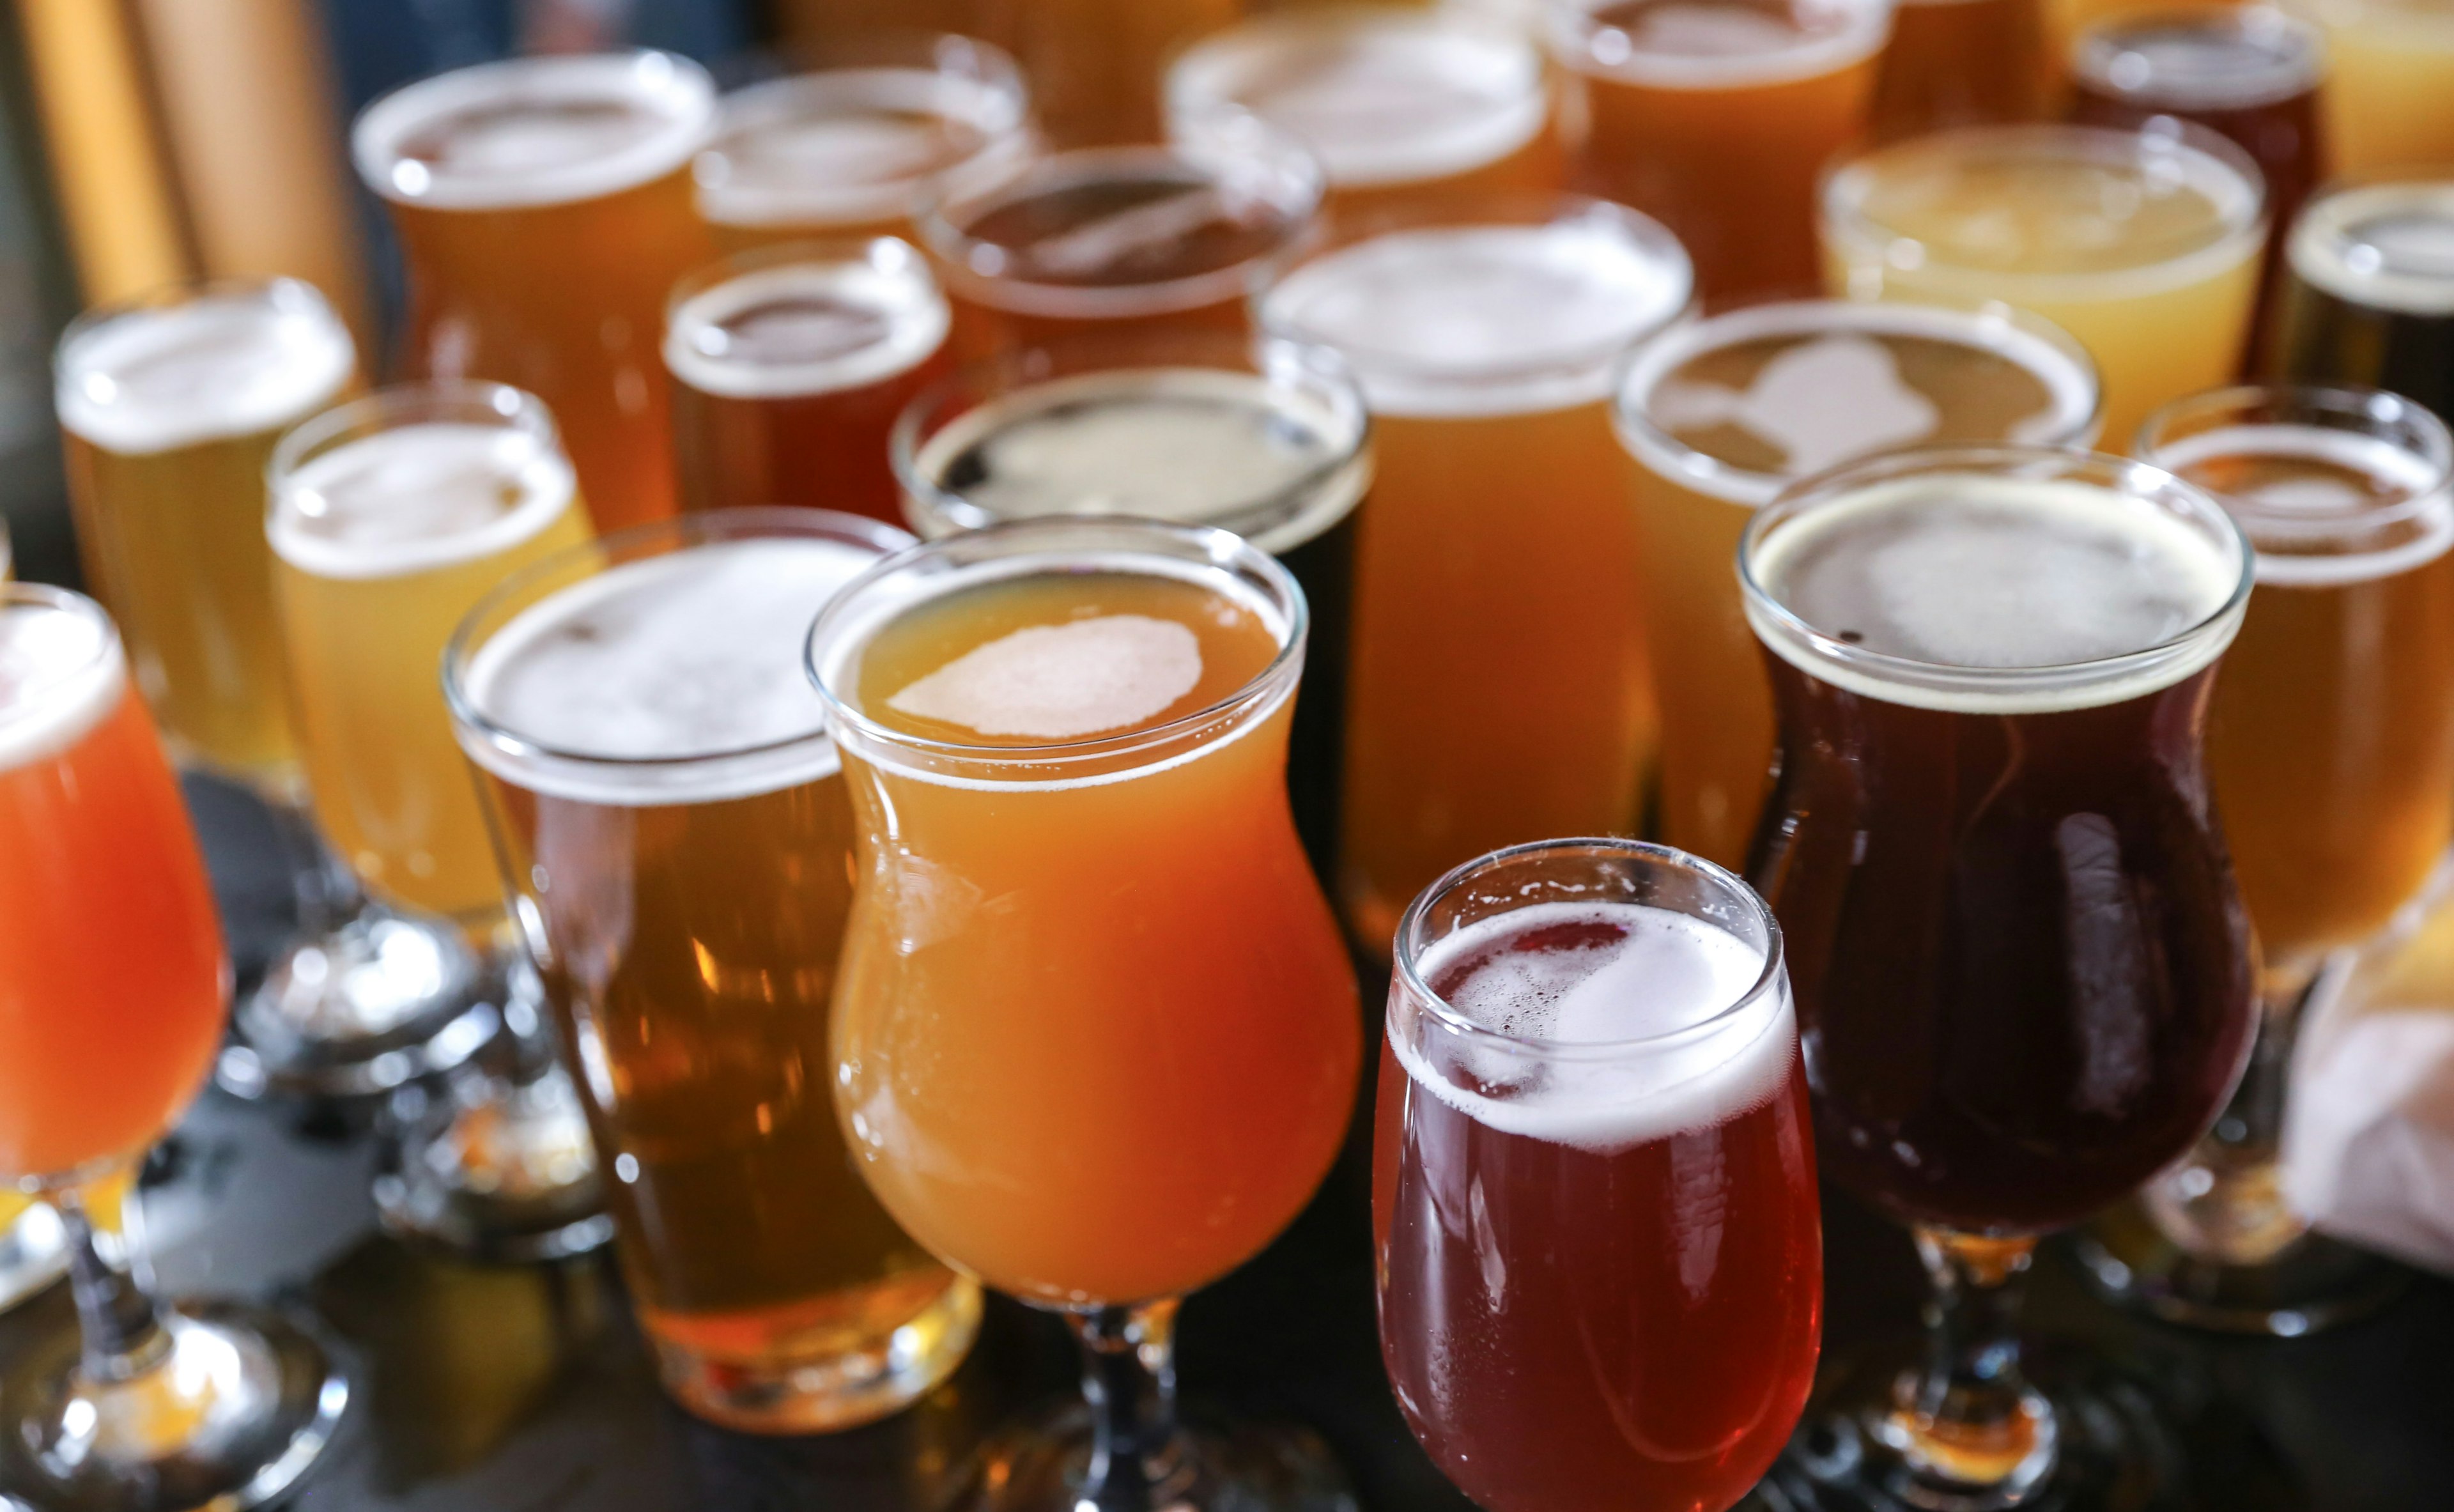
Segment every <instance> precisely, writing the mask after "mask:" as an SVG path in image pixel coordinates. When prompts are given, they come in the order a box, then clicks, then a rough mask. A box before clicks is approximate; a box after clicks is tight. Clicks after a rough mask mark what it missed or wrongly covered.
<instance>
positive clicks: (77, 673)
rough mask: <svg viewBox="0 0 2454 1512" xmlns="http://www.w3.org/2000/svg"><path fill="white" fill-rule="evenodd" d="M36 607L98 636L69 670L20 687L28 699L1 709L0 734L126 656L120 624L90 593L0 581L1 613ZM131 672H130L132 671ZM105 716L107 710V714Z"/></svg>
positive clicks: (3, 551)
mask: <svg viewBox="0 0 2454 1512" xmlns="http://www.w3.org/2000/svg"><path fill="white" fill-rule="evenodd" d="M7 553H8V548H7V543H6V541H5V539H0V561H5V560H7ZM29 607H31V608H37V609H43V610H49V611H51V612H53V613H56V614H64V615H74V616H76V617H77V618H79V619H82V620H85V621H86V622H88V623H89V624H91V625H93V626H95V627H96V628H97V629H99V630H100V632H101V634H100V635H97V636H96V637H95V640H94V646H93V653H92V655H89V656H86V657H84V658H82V659H81V660H79V661H78V662H77V663H76V665H74V666H72V667H61V668H54V669H49V670H47V671H46V672H45V673H44V674H43V675H40V676H38V677H35V678H33V679H31V680H30V682H29V683H26V684H23V685H21V686H23V687H24V688H25V689H26V691H27V693H28V694H29V695H30V696H28V697H20V698H16V699H14V700H13V701H12V704H11V705H10V706H0V731H5V730H7V729H8V728H9V727H10V725H12V724H15V723H17V722H18V721H20V720H30V719H39V718H41V717H42V716H44V714H45V713H46V712H47V705H48V704H49V702H50V700H51V699H52V698H54V697H55V696H57V695H58V694H59V692H60V690H61V689H63V688H72V687H73V686H74V685H75V684H76V683H77V682H78V681H79V680H81V679H83V678H86V677H89V676H91V675H93V674H94V673H95V672H96V671H98V670H100V669H101V668H103V667H105V666H107V665H108V664H110V662H111V660H112V659H113V658H119V659H122V660H124V659H125V658H126V657H127V655H128V650H127V643H126V641H125V640H124V639H123V638H122V637H121V635H120V633H119V622H118V621H117V620H115V619H113V618H111V611H109V610H107V609H105V608H103V607H102V603H101V601H100V600H99V599H96V598H94V597H93V596H92V595H90V594H80V593H78V592H77V591H76V590H75V589H73V588H62V587H60V586H59V585H58V584H56V583H33V582H26V581H23V580H21V579H17V578H7V579H0V610H9V609H20V608H29ZM131 671H132V669H131ZM106 713H107V711H106Z"/></svg>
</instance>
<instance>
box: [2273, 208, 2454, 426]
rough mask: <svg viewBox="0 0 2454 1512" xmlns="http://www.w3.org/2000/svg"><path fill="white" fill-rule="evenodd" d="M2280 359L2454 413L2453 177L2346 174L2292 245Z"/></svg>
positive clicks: (2316, 375) (2305, 217) (2278, 337)
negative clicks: (2352, 179) (2355, 178)
mask: <svg viewBox="0 0 2454 1512" xmlns="http://www.w3.org/2000/svg"><path fill="white" fill-rule="evenodd" d="M2284 265H2285V269H2286V275H2285V277H2284V280H2283V294H2282V296H2281V298H2280V299H2279V300H2278V301H2277V306H2276V321H2275V333H2274V341H2273V348H2272V351H2271V353H2270V354H2269V355H2270V362H2269V366H2270V367H2271V368H2272V369H2273V370H2274V372H2275V373H2276V374H2277V375H2279V376H2281V377H2284V378H2288V379H2291V380H2292V381H2294V382H2298V383H2351V384H2360V385H2368V386H2374V387H2377V388H2380V389H2384V390H2385V391H2387V392H2388V393H2399V394H2402V395H2403V396H2404V397H2405V398H2407V399H2413V400H2416V401H2418V402H2419V403H2421V404H2423V405H2425V406H2427V407H2428V408H2429V409H2430V410H2433V411H2435V412H2436V413H2439V414H2441V415H2443V414H2448V413H2454V177H2445V178H2435V179H2408V180H2385V181H2381V182H2377V183H2367V184H2357V183H2356V184H2344V185H2340V186H2337V187H2335V188H2333V189H2329V190H2326V191H2324V192H2322V193H2320V194H2318V195H2316V196H2315V197H2313V198H2312V199H2311V200H2310V201H2309V203H2308V206H2307V208H2306V209H2305V210H2303V212H2302V214H2301V218H2300V220H2299V221H2298V222H2296V223H2295V224H2294V225H2293V227H2292V234H2291V237H2290V239H2289V241H2288V242H2287V243H2286V245H2285V249H2284Z"/></svg>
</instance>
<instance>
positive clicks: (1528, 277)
mask: <svg viewBox="0 0 2454 1512" xmlns="http://www.w3.org/2000/svg"><path fill="white" fill-rule="evenodd" d="M1693 292H1694V272H1693V269H1692V268H1691V267H1690V265H1689V263H1688V261H1687V254H1686V253H1685V252H1683V251H1681V250H1680V246H1679V243H1678V241H1677V240H1676V239H1675V238H1673V237H1672V236H1671V234H1670V233H1669V232H1666V231H1663V230H1662V229H1661V228H1660V227H1659V225H1657V224H1655V223H1654V222H1653V221H1651V220H1649V219H1646V218H1645V217H1643V216H1641V215H1638V214H1637V213H1636V212H1633V211H1624V210H1621V209H1619V207H1617V206H1605V205H1600V204H1588V205H1585V206H1583V207H1581V208H1579V210H1577V211H1575V212H1572V213H1569V214H1567V215H1563V216H1562V217H1560V218H1559V219H1556V220H1553V221H1550V222H1549V223H1547V224H1543V225H1484V226H1449V227H1439V228H1431V229H1424V230H1419V231H1398V232H1386V233H1384V234H1381V235H1378V236H1374V237H1371V238H1369V239H1367V240H1363V241H1358V242H1356V243H1353V244H1352V245H1350V246H1346V247H1342V248H1339V249H1338V250H1337V251H1334V252H1328V253H1326V254H1325V255H1323V256H1320V257H1318V258H1317V259H1315V260H1314V261H1311V262H1308V263H1306V264H1304V265H1303V266H1301V267H1299V268H1297V269H1296V270H1295V271H1294V272H1291V273H1289V274H1288V275H1287V276H1286V277H1285V278H1284V279H1282V280H1280V281H1279V282H1278V283H1277V285H1276V286H1274V287H1273V288H1271V289H1270V290H1269V291H1268V292H1265V293H1264V294H1263V295H1262V296H1261V300H1260V305H1259V311H1260V318H1261V320H1262V322H1263V323H1264V324H1265V325H1266V326H1267V327H1268V328H1269V329H1270V330H1271V331H1272V332H1273V333H1277V334H1282V335H1286V336H1291V337H1294V338H1296V339H1297V340H1302V341H1310V342H1315V343H1318V344H1320V345H1323V346H1327V347H1330V348H1332V349H1334V350H1336V351H1337V352H1338V354H1339V355H1340V356H1342V357H1343V358H1344V359H1345V360H1346V363H1347V366H1348V367H1349V368H1350V369H1351V370H1352V371H1353V372H1354V373H1355V375H1356V378H1357V380H1358V382H1359V383H1360V384H1361V385H1362V388H1363V394H1364V397H1365V399H1366V400H1367V401H1368V402H1369V403H1370V404H1371V407H1372V409H1373V411H1374V412H1375V413H1383V414H1397V415H1421V416H1432V415H1482V414H1512V413H1533V412H1540V411H1550V410H1565V409H1572V408H1574V407H1576V406H1579V405H1583V404H1593V403H1598V402H1599V401H1600V400H1601V399H1603V398H1604V397H1606V396H1607V395H1608V394H1609V393H1610V389H1611V382H1612V378H1613V376H1614V374H1615V373H1616V371H1617V369H1618V366H1619V361H1620V359H1621V358H1622V357H1624V356H1625V355H1626V353H1627V351H1628V349H1629V348H1630V347H1632V346H1634V345H1635V344H1636V343H1637V342H1638V341H1639V340H1641V339H1642V338H1644V337H1645V336H1648V335H1650V334H1652V333H1654V332H1656V331H1658V330H1659V329H1661V328H1662V327H1663V326H1664V325H1666V324H1668V323H1669V322H1670V320H1671V319H1673V318H1674V317H1675V316H1677V315H1678V314H1679V312H1680V311H1682V310H1683V309H1685V308H1686V306H1687V303H1688V299H1689V296H1690V295H1691V294H1692V293H1693Z"/></svg>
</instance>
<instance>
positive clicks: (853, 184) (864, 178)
mask: <svg viewBox="0 0 2454 1512" xmlns="http://www.w3.org/2000/svg"><path fill="white" fill-rule="evenodd" d="M1027 150H1028V142H1027V133H1026V132H1025V131H1024V120H1023V101H1022V97H1021V95H1020V93H1019V91H1018V90H1016V89H1008V88H999V87H997V86H996V84H993V83H991V82H990V81H987V80H984V79H970V78H963V77H960V76H958V75H955V74H950V73H944V72H940V71H935V70H932V69H895V68H872V69H831V70H828V71H824V72H820V73H810V74H802V75H799V76H797V77H794V78H789V79H777V80H774V82H772V83H768V84H760V85H754V86H753V87H752V88H750V89H746V90H742V91H738V92H736V93H734V94H731V95H728V96H726V97H725V100H724V106H723V121H722V124H721V126H720V127H719V128H718V129H717V132H716V139H715V141H714V143H713V144H711V145H710V147H709V149H708V151H707V152H706V153H705V154H704V155H702V156H701V157H700V159H699V162H698V169H697V173H698V207H699V213H700V214H702V215H704V216H706V217H707V218H708V219H709V220H712V221H714V222H716V223H717V224H719V225H729V226H774V225H794V224H808V223H816V224H821V225H856V224H867V223H875V222H877V221H883V220H893V219H895V218H896V217H898V216H902V215H907V214H909V213H911V212H912V209H913V204H914V201H915V198H916V197H917V196H919V195H920V194H921V193H923V192H925V191H926V190H928V189H929V188H930V186H931V185H933V184H935V183H936V182H937V181H938V180H939V178H940V176H941V175H946V174H950V173H959V174H960V175H962V176H965V177H968V176H969V175H971V174H972V173H975V172H977V173H979V174H981V175H982V176H983V177H985V176H987V175H989V174H991V173H993V172H995V171H997V169H998V168H1000V167H1002V166H1005V165H1009V164H1011V163H1013V162H1015V161H1018V160H1019V158H1020V157H1021V155H1022V153H1023V152H1024V151H1027Z"/></svg>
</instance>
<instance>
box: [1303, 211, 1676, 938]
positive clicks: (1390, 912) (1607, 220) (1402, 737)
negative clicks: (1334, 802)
mask: <svg viewBox="0 0 2454 1512" xmlns="http://www.w3.org/2000/svg"><path fill="white" fill-rule="evenodd" d="M1689 291H1690V272H1689V268H1688V263H1687V258H1686V255H1685V253H1683V252H1680V248H1679V244H1678V242H1677V241H1676V240H1675V239H1674V238H1673V237H1672V236H1671V235H1670V233H1669V232H1667V231H1664V230H1663V229H1662V228H1661V226H1660V225H1659V223H1657V222H1655V221H1652V220H1649V219H1647V218H1646V217H1644V216H1642V215H1639V214H1638V213H1637V212H1634V211H1631V210H1627V209H1624V208H1622V207H1620V206H1617V205H1608V204H1603V203H1601V202H1599V201H1596V200H1588V199H1578V198H1571V197H1563V196H1556V195H1528V196H1497V195H1496V196H1485V197H1480V198H1476V199H1461V200H1458V201H1457V202H1455V203H1454V204H1452V205H1451V206H1449V207H1448V208H1447V209H1446V210H1445V211H1440V212H1407V213H1405V214H1403V215H1399V216H1390V217H1367V218H1363V219H1359V220H1348V221H1339V222H1335V223H1333V224H1332V225H1331V227H1330V228H1329V231H1328V232H1327V234H1326V235H1324V236H1323V237H1322V238H1321V240H1320V242H1319V244H1318V246H1317V247H1316V248H1315V249H1314V250H1313V251H1312V252H1310V254H1309V255H1308V256H1307V257H1306V258H1305V260H1304V261H1303V262H1301V263H1300V264H1298V265H1297V267H1296V268H1294V269H1293V270H1292V271H1290V272H1289V273H1288V274H1287V276H1286V277H1285V278H1284V279H1282V280H1281V281H1280V282H1278V283H1277V284H1276V285H1274V286H1273V287H1272V288H1270V289H1269V290H1268V291H1267V292H1265V293H1264V294H1263V295H1262V297H1261V299H1260V300H1259V302H1258V305H1257V310H1258V317H1259V320H1260V323H1261V325H1262V326H1263V328H1264V329H1265V330H1267V331H1269V332H1270V333H1273V334H1276V335H1281V336H1286V337H1289V338H1292V339H1296V340H1300V341H1306V342H1311V343H1314V344H1317V345H1320V346H1325V347H1328V348H1330V349H1332V350H1334V351H1336V352H1337V353H1338V354H1339V355H1341V356H1342V357H1344V358H1345V359H1346V362H1347V365H1348V367H1349V368H1350V369H1351V370H1352V371H1353V372H1354V373H1355V376H1356V379H1357V381H1358V383H1359V384H1360V386H1361V387H1362V390H1363V398H1364V402H1365V404H1367V405H1368V406H1369V407H1370V408H1371V411H1372V419H1373V425H1374V429H1375V441H1374V450H1375V454H1376V462H1375V467H1376V472H1375V478H1374V484H1373V496H1372V510H1371V515H1370V517H1369V519H1368V520H1366V521H1365V523H1364V525H1363V528H1362V531H1361V534H1359V536H1358V540H1357V543H1356V545H1357V558H1356V586H1355V626H1354V636H1355V642H1354V653H1353V655H1354V662H1353V667H1352V671H1351V680H1350V682H1349V684H1348V688H1347V700H1346V708H1347V726H1346V776H1345V780H1344V782H1343V784H1342V785H1341V790H1340V791H1341V798H1340V805H1341V807H1340V818H1339V832H1340V833H1339V840H1338V857H1339V859H1338V865H1339V871H1340V878H1341V879H1340V884H1339V892H1340V894H1341V898H1340V901H1341V902H1342V903H1343V904H1344V907H1345V911H1346V918H1347V924H1348V927H1349V929H1350V930H1351V932H1352V933H1353V936H1354V938H1355V940H1356V942H1357V944H1358V947H1359V948H1361V949H1363V950H1365V951H1368V952H1370V953H1372V954H1373V955H1376V956H1377V955H1378V954H1380V953H1381V952H1384V951H1386V950H1387V949H1388V948H1389V940H1390V937H1392V935H1393V934H1394V933H1395V932H1396V929H1397V924H1398V915H1399V914H1400V913H1402V912H1403V911H1404V909H1405V907H1406V904H1407V902H1408V901H1409V900H1411V899H1412V898H1413V897H1414V896H1415V895H1416V894H1417V893H1418V892H1420V891H1421V890H1422V889H1423V888H1424V886H1426V885H1427V884H1428V883H1430V882H1431V881H1432V880H1433V879H1434V878H1436V877H1439V876H1440V875H1441V874H1443V873H1444V872H1446V871H1447V870H1448V869H1449V868H1450V867H1452V866H1455V865H1456V864H1458V862H1459V861H1461V860H1464V859H1465V858H1466V857H1471V856H1475V855H1478V854H1479V853H1481V852H1483V851H1487V850H1491V849H1493V848H1495V847H1497V846H1501V845H1512V844H1517V843H1520V842H1522V841H1526V840H1537V839H1541V838H1543V837H1546V836H1554V835H1601V834H1609V833H1613V832H1618V833H1622V834H1624V833H1628V832H1631V831H1632V830H1633V829H1634V828H1635V825H1636V822H1637V817H1638V808H1639V802H1640V798H1641V794H1642V786H1643V778H1644V769H1645V766H1646V764H1647V763H1648V762H1649V761H1650V760H1651V757H1652V751H1653V743H1654V739H1653V736H1654V731H1653V725H1654V716H1653V693H1652V688H1651V679H1650V676H1649V675H1648V672H1647V668H1646V664H1645V654H1644V626H1643V620H1642V606H1641V601H1640V594H1639V584H1638V576H1637V573H1638V569H1637V558H1638V546H1637V538H1636V518H1635V514H1634V512H1633V511H1631V510H1630V509H1629V508H1628V503H1627V494H1626V484H1625V480H1624V469H1625V466H1626V464H1625V462H1624V461H1623V460H1622V459H1621V457H1620V456H1619V451H1618V446H1617V443H1616V442H1615V441H1614V440H1613V439H1612V437H1611V430H1610V413H1609V401H1610V392H1611V386H1612V379H1613V375H1614V373H1615V370H1616V369H1617V368H1618V366H1619V363H1620V361H1621V360H1622V359H1623V358H1624V357H1625V356H1626V354H1627V353H1628V351H1629V350H1630V349H1631V348H1632V347H1634V346H1635V345H1636V343H1637V342H1639V340H1641V339H1643V338H1644V337H1646V336H1649V335H1651V334H1653V333H1655V332H1656V331H1659V329H1661V328H1662V327H1663V326H1665V325H1667V324H1668V323H1669V322H1670V321H1671V320H1672V319H1674V318H1675V317H1677V316H1678V315H1679V314H1680V312H1681V311H1682V310H1684V309H1685V308H1686V306H1687V304H1688V298H1689Z"/></svg>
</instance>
